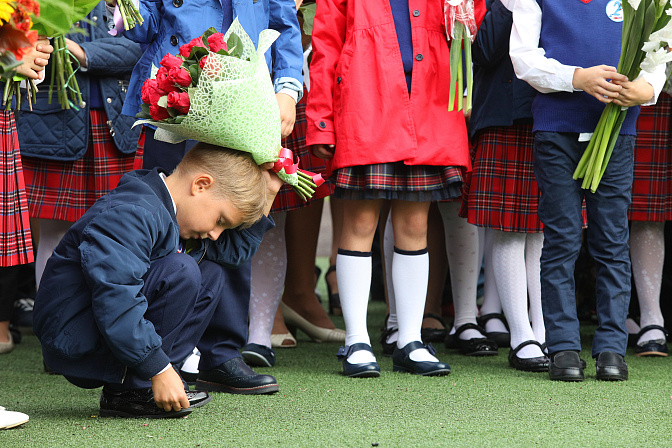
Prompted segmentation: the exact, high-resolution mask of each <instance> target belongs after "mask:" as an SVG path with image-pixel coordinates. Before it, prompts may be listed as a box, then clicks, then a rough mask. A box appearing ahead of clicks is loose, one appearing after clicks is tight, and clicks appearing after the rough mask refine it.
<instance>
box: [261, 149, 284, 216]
mask: <svg viewBox="0 0 672 448" xmlns="http://www.w3.org/2000/svg"><path fill="white" fill-rule="evenodd" d="M261 168H262V169H263V170H264V172H263V175H264V177H265V178H266V209H264V215H266V216H268V214H269V213H270V212H271V207H273V201H275V196H276V195H277V194H278V191H280V187H282V183H283V182H282V179H280V178H279V177H278V175H277V174H275V173H274V172H273V171H271V169H272V168H273V164H272V163H271V162H268V163H264V164H263V165H261Z"/></svg>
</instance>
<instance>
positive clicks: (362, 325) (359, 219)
mask: <svg viewBox="0 0 672 448" xmlns="http://www.w3.org/2000/svg"><path fill="white" fill-rule="evenodd" d="M343 203H344V204H343V209H344V210H343V231H342V234H341V246H340V248H339V249H338V255H337V256H336V276H337V278H338V279H337V281H338V286H339V295H340V298H341V307H342V309H343V319H344V320H345V332H346V336H345V345H346V346H351V345H353V344H357V343H364V344H368V345H371V341H370V339H369V333H368V330H367V326H366V311H367V307H368V299H369V288H370V286H371V244H372V242H373V236H374V234H375V232H376V227H377V226H378V213H379V210H380V206H381V204H382V201H380V200H354V201H352V200H345V201H343ZM374 361H375V357H374V356H373V354H372V353H370V352H368V351H365V350H359V351H356V352H354V353H352V354H351V355H350V357H348V362H349V363H351V364H362V363H369V362H374Z"/></svg>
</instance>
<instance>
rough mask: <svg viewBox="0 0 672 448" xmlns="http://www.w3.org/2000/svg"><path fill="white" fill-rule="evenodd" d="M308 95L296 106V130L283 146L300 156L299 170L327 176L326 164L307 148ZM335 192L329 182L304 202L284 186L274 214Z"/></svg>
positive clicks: (303, 205) (274, 203)
mask: <svg viewBox="0 0 672 448" xmlns="http://www.w3.org/2000/svg"><path fill="white" fill-rule="evenodd" d="M304 92H306V94H305V95H304V96H303V98H301V101H299V102H298V103H297V105H296V122H295V123H294V130H293V131H292V133H291V134H290V135H289V136H288V137H287V138H285V139H283V140H282V146H283V147H285V148H288V149H291V150H292V152H293V153H294V156H299V158H300V163H299V168H301V169H304V170H308V171H312V172H313V173H321V174H322V175H323V176H325V171H326V169H327V166H326V162H325V161H324V160H322V159H320V158H318V157H315V156H314V155H313V154H312V153H311V152H310V151H309V149H308V147H307V146H306V126H307V121H306V96H307V93H308V92H307V91H306V90H305V87H304ZM333 192H334V186H333V184H332V183H331V182H329V181H327V182H325V183H324V184H322V185H321V186H320V187H318V189H317V190H315V194H314V195H313V197H312V199H310V200H309V201H307V202H304V201H303V199H301V198H300V197H299V196H298V195H297V194H296V193H294V190H292V187H290V186H289V185H286V184H285V185H283V186H282V188H280V191H279V192H278V195H277V196H276V197H275V201H274V202H273V208H272V209H271V212H272V213H279V212H287V211H289V210H294V209H297V208H301V207H305V206H307V205H309V204H310V203H311V202H313V201H314V200H316V199H321V198H324V197H327V196H330V195H331V194H332V193H333Z"/></svg>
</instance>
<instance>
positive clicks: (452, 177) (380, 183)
mask: <svg viewBox="0 0 672 448" xmlns="http://www.w3.org/2000/svg"><path fill="white" fill-rule="evenodd" d="M333 177H334V184H336V186H337V187H340V188H345V189H347V190H393V191H431V190H439V189H441V188H443V187H444V186H446V185H447V184H450V183H453V182H462V170H461V169H460V168H458V167H454V166H447V167H440V166H428V165H404V163H403V162H390V163H377V164H373V165H363V166H349V167H345V168H341V169H338V170H336V172H335V173H334V176H333Z"/></svg>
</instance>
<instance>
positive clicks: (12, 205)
mask: <svg viewBox="0 0 672 448" xmlns="http://www.w3.org/2000/svg"><path fill="white" fill-rule="evenodd" d="M0 133H1V136H0V137H1V138H2V142H1V144H2V148H0V151H1V152H2V158H1V159H0V167H1V168H2V181H1V182H0V185H1V187H0V188H2V191H0V193H1V195H2V196H1V199H0V220H1V221H2V222H1V225H2V228H1V229H0V267H9V266H16V265H20V264H26V263H32V262H33V240H32V238H31V234H30V220H29V215H28V201H27V199H26V186H25V182H24V177H23V167H22V163H21V154H20V152H19V138H18V135H17V133H16V122H15V121H14V112H12V111H11V110H3V111H2V112H0Z"/></svg>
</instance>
